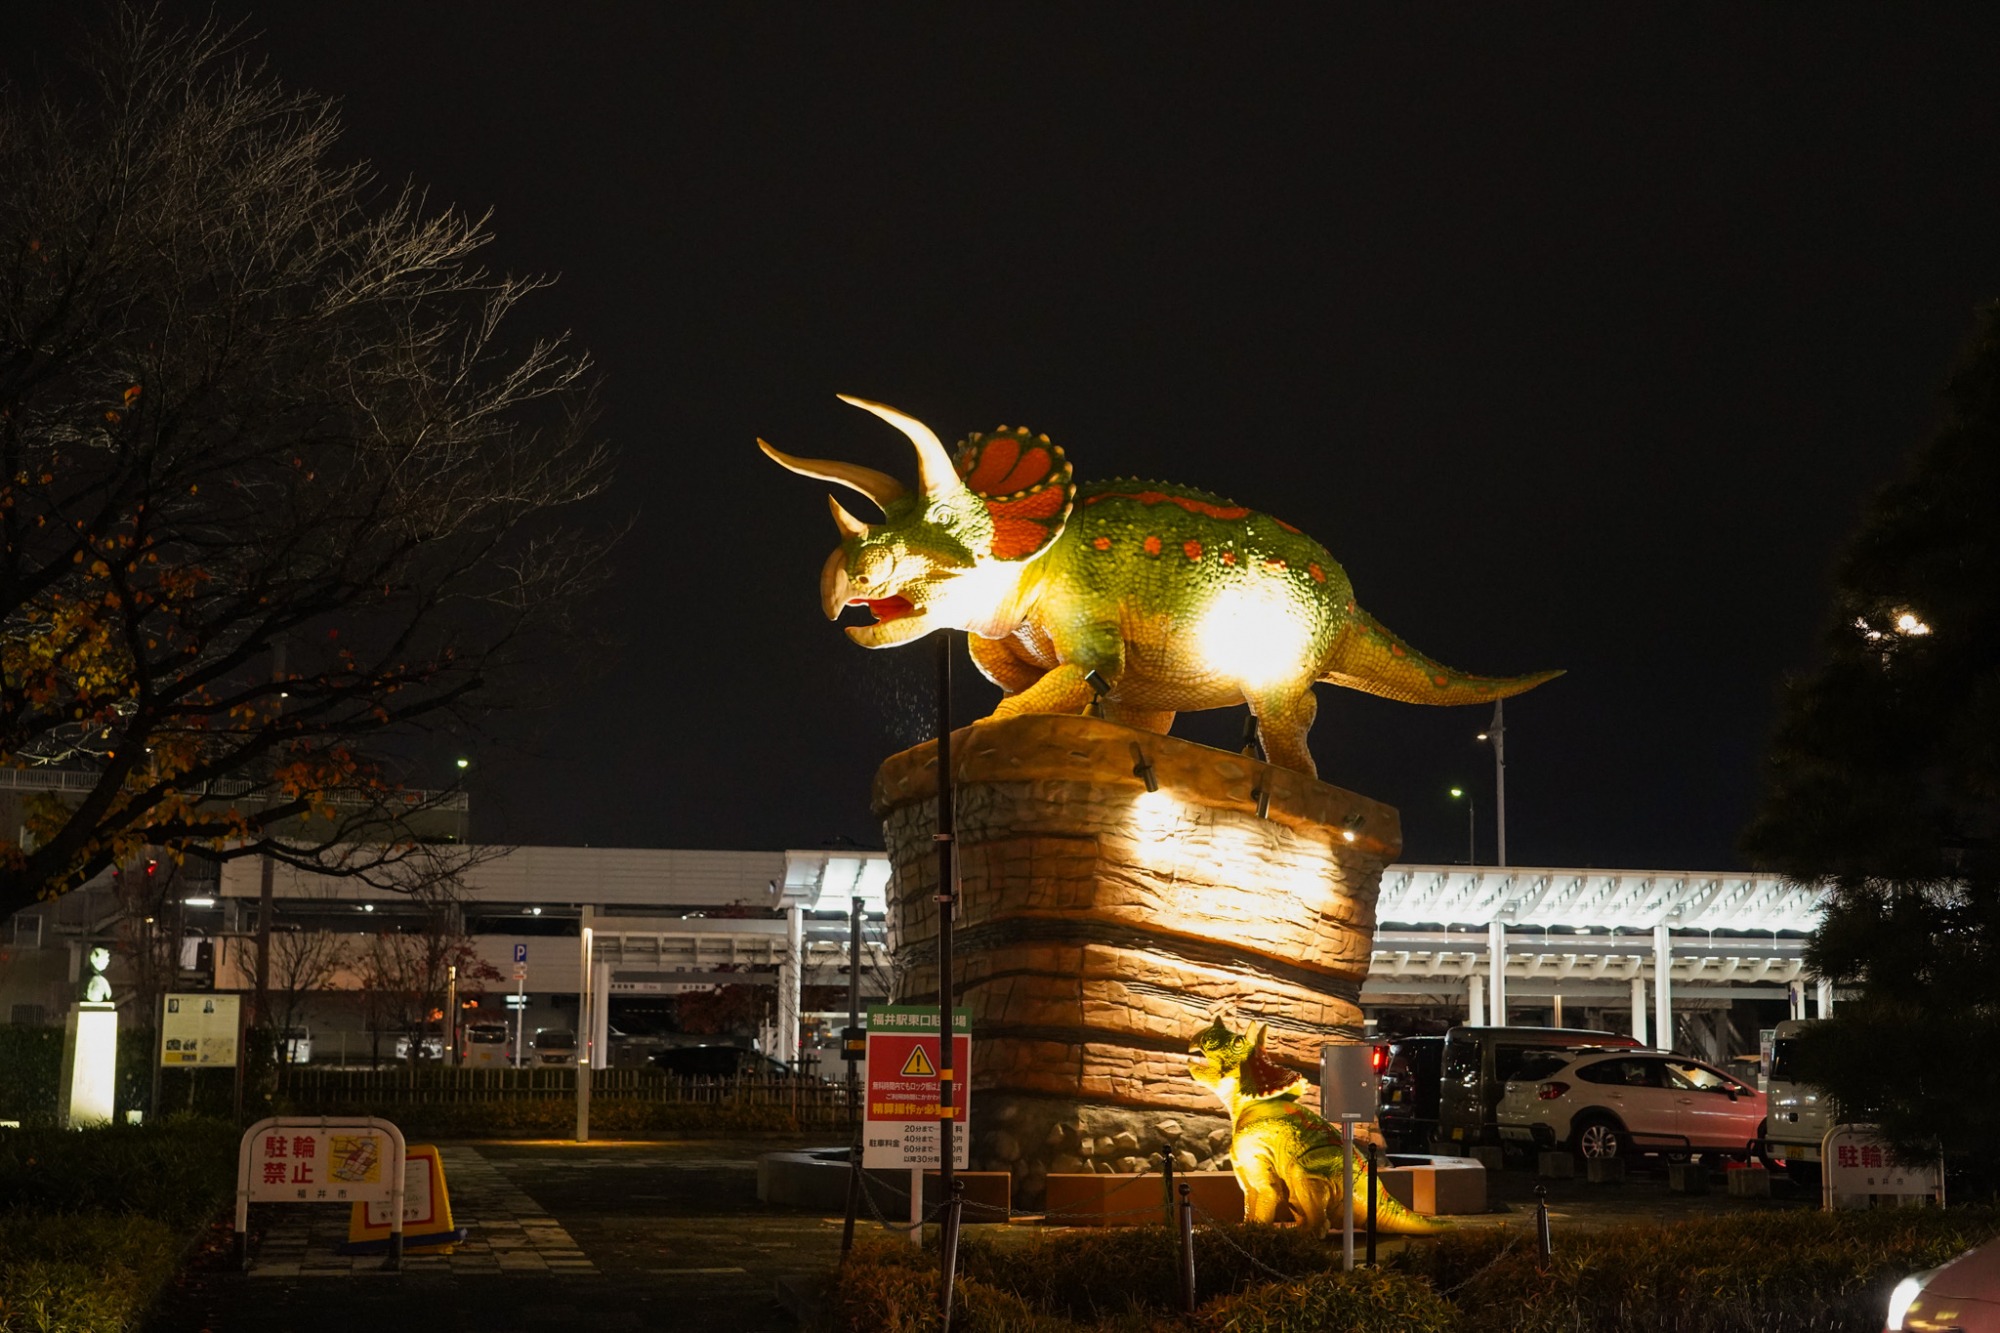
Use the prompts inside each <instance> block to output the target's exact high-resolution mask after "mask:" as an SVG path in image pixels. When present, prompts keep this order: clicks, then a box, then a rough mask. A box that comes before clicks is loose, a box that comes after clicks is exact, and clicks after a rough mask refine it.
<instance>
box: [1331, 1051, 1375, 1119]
mask: <svg viewBox="0 0 2000 1333" xmlns="http://www.w3.org/2000/svg"><path fill="white" fill-rule="evenodd" d="M1375 1051H1376V1047H1375V1046H1374V1045H1372V1044H1371V1043H1369V1042H1365V1041H1343V1042H1337V1043H1335V1044H1333V1045H1331V1046H1322V1047H1320V1048H1319V1108H1320V1111H1319V1113H1320V1114H1321V1115H1323V1116H1325V1117H1326V1118H1327V1119H1328V1120H1332V1121H1335V1122H1338V1121H1339V1120H1340V1118H1341V1117H1342V1116H1349V1115H1351V1116H1354V1117H1356V1118H1357V1119H1359V1120H1361V1121H1362V1122H1363V1123H1365V1124H1373V1123H1375V1120H1376V1117H1377V1116H1378V1114H1379V1111H1378V1110H1377V1106H1378V1103H1377V1101H1376V1097H1377V1092H1376V1082H1377V1072H1378V1071H1377V1069H1376V1055H1375Z"/></svg>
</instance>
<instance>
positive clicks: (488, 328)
mask: <svg viewBox="0 0 2000 1333" xmlns="http://www.w3.org/2000/svg"><path fill="white" fill-rule="evenodd" d="M337 133H338V125H337V122H336V119H335V115H334V110H333V105H332V103H331V102H329V101H328V100H326V99H324V98H320V97H317V96H311V95H306V94H301V93H294V92H291V91H288V90H286V89H284V88H283V87H281V86H280V85H279V84H278V83H277V82H276V81H275V80H274V79H272V78H271V77H269V76H268V75H266V74H265V73H264V72H263V71H262V70H261V69H258V68H256V67H253V66H250V65H248V64H246V63H244V61H243V58H242V55H241V52H240V50H239V49H238V46H237V43H236V41H235V38H234V37H233V35H232V34H231V33H229V32H227V31H224V30H220V29H218V28H216V27H215V26H213V25H212V24H211V25H210V26H205V27H201V28H198V29H194V30H174V29H172V28H170V27H169V26H167V25H166V24H164V23H163V22H162V20H161V19H160V18H159V17H158V16H157V15H155V14H151V13H144V12H135V11H132V10H130V9H126V10H121V11H120V12H119V14H118V15H117V18H116V20H115V22H114V24H113V25H112V28H111V30H110V31H109V33H108V34H106V35H105V36H103V37H102V38H100V39H99V40H97V41H96V43H95V44H94V45H93V46H91V47H90V48H89V49H88V50H87V51H86V53H85V55H84V56H83V58H82V60H81V62H80V64H79V66H78V67H77V69H76V70H75V71H74V73H73V75H72V76H70V78H69V82H67V83H63V82H61V81H60V77H59V78H58V79H56V80H55V81H53V82H52V84H51V86H49V87H47V88H46V89H44V90H43V91H42V92H41V93H40V94H39V95H28V94H23V93H15V94H12V95H9V96H8V97H6V99H5V100H4V101H0V181H4V182H5V188H4V189H0V668H4V672H3V673H0V763H8V764H14V765H59V766H62V767H64V768H65V769H67V770H69V771H72V772H77V771H80V772H84V773H87V774H90V775H92V776H93V777H94V779H95V781H94V785H92V786H91V787H90V788H89V789H88V790H87V791H83V792H81V793H78V792H69V793H66V794H65V795H64V796H62V797H61V798H58V797H56V796H53V795H50V796H46V797H37V798H33V799H32V800H31V801H30V802H29V803H28V806H27V809H26V811H25V816H26V817H25V821H24V822H25V824H26V827H27V834H26V836H25V837H24V838H21V839H20V840H18V841H16V840H14V839H13V838H12V837H11V835H12V833H13V830H12V829H11V828H10V829H8V830H6V834H7V835H9V836H5V837H0V915H4V914H5V913H8V912H11V911H13V910H15V909H17V908H19V907H21V906H22V905H24V904H26V903H28V902H30V901H32V900H33V899H34V898H35V897H36V896H38V895H41V894H47V893H51V892H61V891H63V890H66V889H68V888H71V887H74V886H76V885H78V884H80V883H82V882H83V881H84V880H85V879H87V878H88V877H89V876H91V875H92V874H94V873H95V872H97V871H98V870H100V869H102V868H104V867H105V866H108V865H111V864H115V863H116V862H118V861H120V860H122V859H124V858H126V857H129V856H131V855H134V854H136V853H137V852H138V851H139V850H140V849H142V848H144V847H147V846H159V847H166V848H170V849H176V850H188V849H192V850H195V851H199V852H202V853H204V854H210V855H219V856H231V855H245V854H251V853H257V852H269V853H271V854H273V855H275V856H277V857H278V858H280V859H282V860H285V861H288V862H292V863H294V864H302V865H313V866H320V865H325V866H326V867H327V868H331V869H336V870H338V871H340V872H342V873H351V874H364V875H373V874H375V872H376V871H378V870H379V869H380V868H381V867H382V866H383V865H384V864H385V863H388V862H393V861H394V860H395V859H396V858H398V857H399V856H401V855H403V854H405V852H406V851H407V849H408V848H409V847H410V846H411V845H412V844H413V841H414V838H413V835H412V827H413V820H415V819H419V818H420V817H421V816H422V814H423V813H424V810H425V808H426V804H427V801H428V800H429V799H430V798H428V797H426V796H424V795H422V794H421V793H420V792H419V791H418V790H417V788H419V787H421V786H422V785H423V784H421V783H419V782H416V781H415V780H414V774H415V771H416V770H415V769H414V767H413V765H414V764H415V763H416V759H415V756H417V755H419V754H420V753H421V751H422V745H423V741H424V737H425V735H426V733H427V732H429V731H431V730H434V729H436V728H439V727H444V726H450V727H462V726H470V725H474V724H476V721H477V719H478V717H479V716H480V715H481V713H482V711H483V710H484V709H486V708H489V707H491V706H493V705H494V704H496V703H498V702H500V701H503V700H506V699H509V698H512V697H514V695H513V693H512V691H513V690H515V689H516V688H518V687H519V686H521V685H522V684H523V682H526V681H530V680H532V679H533V678H534V677H535V676H536V675H538V674H539V675H541V676H543V677H546V676H547V674H548V673H547V672H546V670H545V669H544V670H542V671H539V672H537V671H535V670H532V669H530V668H535V667H545V666H546V664H543V663H538V662H536V661H535V658H536V656H537V655H538V654H542V653H545V652H550V651H553V650H555V649H556V648H558V647H559V646H561V645H562V644H564V643H565V642H567V641H570V640H571V639H572V638H573V637H574V636H573V635H572V634H571V633H569V632H568V630H569V628H570V621H569V618H570V616H571V613H572V611H573V609H574V608H576V607H577V605H578V603H579V601H580V600H581V599H582V598H583V595H584V594H585V593H587V592H588V591H590V590H591V589H592V588H593V587H594V586H595V585H596V584H597V582H598V580H599V577H600V573H601V570H602V559H601V557H602V553H603V550H604V546H605V541H606V539H605V538H604V537H603V536H602V535H599V534H594V533H591V532H588V531H585V530H583V529H581V528H579V527H577V526H576V525H575V524H574V523H572V522H570V521H566V520H565V519H564V518H563V514H564V512H565V511H566V510H567V509H568V508H569V507H571V506H573V505H575V504H576V503H577V502H579V501H581V500H584V499H586V498H587V497H589V496H591V495H592V494H594V493H595V492H597V491H598V490H599V488H600V487H601V486H602V484H603V482H604V479H605V475H606V461H605V456H604V454H603V452H602V451H601V448H600V447H599V445H598V444H597V443H596V442H595V440H594V437H593V435H592V432H591V430H590V422H591V418H592V410H591V399H590V392H589V386H588V383H587V380H588V374H589V370H588V365H587V362H586V359H585V358H584V357H582V356H580V355H576V354H573V353H571V352H569V351H568V350H566V348H565V346H564V343H563V341H562V340H561V339H556V340H554V341H547V340H542V341H529V342H526V343H511V344H510V342H509V341H508V340H507V337H506V334H505V330H506V329H507V328H508V327H509V324H508V320H509V316H510V315H511V314H512V313H513V311H514V308H515V307H516V305H517V304H519V303H520V302H521V301H522V300H523V299H525V298H526V297H528V296H529V295H530V294H531V293H533V292H534V291H535V290H536V289H537V288H539V287H541V286H542V285H544V280H542V279H539V278H533V277H515V276H506V275H500V274H494V273H490V272H488V271H486V270H485V269H483V268H481V267H479V266H478V264H477V262H476V259H475V256H476V253H477V252H478V251H479V250H480V248H481V247H482V246H483V245H485V244H486V242H487V240H488V239H489V238H488V234H487V232H486V228H485V220H484V218H482V217H476V216H468V215H466V214H464V213H460V212H457V211H455V210H451V209H443V210H439V209H433V208H431V207H429V205H428V203H427V201H426V199H425V197H424V195H423V193H422V191H421V190H419V189H417V188H416V187H414V186H404V187H402V188H385V187H383V186H381V185H380V184H379V183H378V182H377V180H376V179H375V177H374V176H373V175H372V173H371V171H370V170H369V168H368V167H366V166H365V165H360V164H343V163H340V162H337V161H336V160H335V159H334V156H333V154H334V150H335V144H336V137H337ZM357 845H366V846H368V847H370V848H372V849H373V850H370V851H367V852H362V853H357V852H355V851H354V850H353V849H354V848H355V847H356V846H357ZM338 849H347V850H345V851H344V852H339V853H338V854H339V856H340V857H341V858H344V859H339V860H337V861H335V860H332V858H334V857H335V854H336V852H337V850H338Z"/></svg>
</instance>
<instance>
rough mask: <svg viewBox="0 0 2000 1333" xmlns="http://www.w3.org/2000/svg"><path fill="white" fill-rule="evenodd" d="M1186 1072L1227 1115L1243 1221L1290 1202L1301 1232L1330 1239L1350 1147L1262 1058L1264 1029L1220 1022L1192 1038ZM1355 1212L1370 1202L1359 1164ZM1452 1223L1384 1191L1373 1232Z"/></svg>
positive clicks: (1289, 1076)
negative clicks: (1241, 1029)
mask: <svg viewBox="0 0 2000 1333" xmlns="http://www.w3.org/2000/svg"><path fill="white" fill-rule="evenodd" d="M1188 1073H1189V1074H1191V1075H1192V1076H1193V1077H1194V1081H1195V1082H1197V1083H1199V1084H1201V1085H1202V1086H1203V1087H1204V1088H1207V1089H1208V1090H1209V1091H1210V1092H1212V1093H1214V1094H1215V1095H1216V1096H1217V1097H1219V1098H1221V1099H1222V1104H1223V1105H1224V1106H1225V1107H1227V1108H1228V1109H1229V1122H1230V1140H1229V1162H1230V1165H1231V1166H1232V1167H1234V1168H1235V1171H1236V1183H1237V1184H1239V1185H1241V1186H1242V1187H1243V1220H1244V1221H1246V1222H1274V1221H1276V1220H1277V1217H1278V1208H1279V1205H1281V1204H1286V1203H1289V1204H1290V1205H1291V1206H1292V1212H1293V1213H1294V1214H1296V1215H1297V1217H1298V1222H1299V1225H1300V1226H1302V1227H1304V1228H1305V1229H1306V1231H1307V1232H1308V1233H1309V1234H1311V1235H1316V1236H1318V1235H1325V1234H1326V1232H1327V1229H1328V1218H1329V1216H1330V1215H1331V1213H1332V1211H1333V1207H1334V1205H1336V1204H1338V1203H1339V1202H1340V1192H1341V1189H1342V1186H1343V1185H1344V1183H1345V1179H1346V1170H1347V1168H1346V1166H1345V1163H1344V1160H1343V1159H1344V1158H1345V1155H1346V1154H1347V1152H1348V1151H1349V1148H1348V1146H1347V1145H1346V1144H1344V1143H1342V1142H1341V1137H1340V1131H1339V1130H1338V1129H1336V1128H1334V1126H1333V1125H1331V1124H1329V1123H1328V1122H1327V1121H1326V1120H1325V1119H1323V1118H1321V1117H1320V1116H1317V1115H1314V1114H1313V1113H1312V1112H1311V1111H1308V1110H1307V1109H1306V1108H1305V1107H1303V1106H1300V1105H1299V1104H1298V1101H1299V1095H1300V1094H1301V1093H1303V1092H1304V1091H1305V1090H1306V1086H1307V1085H1306V1081H1305V1079H1303V1078H1301V1077H1299V1076H1298V1075H1297V1074H1293V1073H1290V1072H1288V1071H1286V1070H1283V1069H1280V1068H1279V1067H1278V1066H1277V1065H1275V1064H1273V1063H1272V1062H1271V1061H1269V1060H1266V1059H1265V1058H1264V1025H1263V1024H1262V1023H1252V1024H1251V1025H1250V1028H1249V1031H1247V1032H1245V1033H1243V1034H1242V1035H1241V1036H1238V1035H1237V1034H1236V1033H1234V1032H1231V1031H1230V1030H1229V1029H1228V1028H1226V1027H1224V1026H1223V1024H1222V1019H1221V1018H1220V1017H1218V1018H1216V1019H1215V1021H1214V1022H1212V1023H1210V1024H1209V1025H1208V1026H1207V1027H1205V1028H1203V1029H1202V1030H1201V1031H1200V1032H1198V1033H1196V1034H1195V1039H1194V1044H1193V1045H1191V1046H1189V1047H1188ZM1353 1171H1354V1188H1355V1190H1356V1194H1355V1203H1356V1212H1357V1213H1360V1212H1361V1211H1362V1208H1363V1207H1364V1205H1363V1204H1362V1200H1363V1199H1365V1198H1366V1197H1367V1189H1368V1162H1367V1160H1366V1159H1365V1158H1360V1157H1357V1158H1356V1159H1355V1162H1354V1167H1353ZM1447 1225H1448V1224H1446V1223H1443V1222H1439V1221H1436V1220H1435V1219H1433V1218H1428V1217H1425V1216H1423V1215H1422V1214H1420V1213H1414V1212H1411V1211H1410V1210H1409V1209H1408V1208H1405V1207H1404V1206H1403V1205H1402V1204H1400V1203H1398V1202H1397V1201H1396V1200H1395V1199H1393V1198H1391V1197H1389V1194H1388V1192H1387V1191H1382V1190H1378V1191H1377V1192H1376V1199H1375V1229H1376V1230H1377V1231H1388V1232H1393V1233H1395V1234H1397V1235H1403V1236H1424V1235H1429V1234H1431V1233H1432V1232H1436V1231H1442V1230H1445V1229H1446V1227H1447Z"/></svg>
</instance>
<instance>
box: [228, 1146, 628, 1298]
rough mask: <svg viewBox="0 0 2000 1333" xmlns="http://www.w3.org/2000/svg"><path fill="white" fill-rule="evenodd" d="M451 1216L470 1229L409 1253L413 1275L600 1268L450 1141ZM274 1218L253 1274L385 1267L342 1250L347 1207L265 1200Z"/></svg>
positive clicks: (474, 1151)
mask: <svg viewBox="0 0 2000 1333" xmlns="http://www.w3.org/2000/svg"><path fill="white" fill-rule="evenodd" d="M438 1157H439V1159H440V1160H441V1161H442V1162H443V1163H444V1179H445V1191H446V1193H447V1195H449V1197H450V1199H451V1210H452V1221H453V1223H454V1224H455V1225H457V1226H461V1227H465V1228H466V1229H467V1230H468V1231H469V1233H470V1234H469V1235H468V1236H467V1238H466V1239H465V1240H464V1241H463V1242H461V1243H460V1244H458V1245H456V1246H454V1247H453V1250H452V1253H450V1254H409V1255H406V1256H405V1257H404V1259H403V1264H404V1267H405V1268H406V1269H408V1270H409V1271H410V1272H413V1273H423V1272H431V1271H443V1272H448V1273H465V1274H477V1273H486V1274H495V1273H567V1274H571V1275H576V1276H581V1275H586V1274H593V1273H595V1272H596V1271H597V1269H596V1267H595V1265H593V1264H592V1263H591V1262H590V1260H589V1259H588V1258H586V1257H585V1256H584V1253H583V1250H582V1249H581V1248H580V1247H579V1246H578V1245H577V1243H576V1241H575V1240H574V1239H572V1238H571V1236H570V1234H569V1232H568V1231H566V1230H565V1229H564V1228H563V1225H562V1223H560V1222H558V1221H556V1220H555V1219H554V1218H553V1217H550V1216H549V1215H548V1213H547V1212H546V1211H545V1210H544V1209H543V1208H542V1206H541V1205H540V1204H538V1203H536V1202H535V1201H534V1200H533V1199H532V1198H530V1197H529V1196H528V1195H527V1194H526V1193H524V1192H523V1191H522V1190H520V1189H519V1188H518V1187H516V1186H515V1185H514V1184H513V1183H511V1182H510V1181H509V1180H508V1179H507V1177H506V1176H505V1175H504V1174H503V1173H502V1172H501V1171H500V1170H499V1169H498V1168H496V1167H495V1166H494V1165H493V1164H492V1163H491V1162H489V1161H487V1160H486V1158H485V1156H484V1155H482V1154H481V1153H480V1151H479V1149H478V1148H476V1147H473V1146H472V1145H469V1144H449V1145H446V1146H444V1147H442V1148H441V1149H439V1152H438ZM266 1206H268V1207H269V1208H270V1211H271V1214H272V1216H271V1217H270V1218H269V1219H268V1222H267V1224H266V1229H265V1230H264V1231H263V1234H262V1237H261V1239H260V1240H259V1241H258V1244H257V1247H256V1251H255V1253H254V1254H252V1256H251V1262H250V1272H249V1276H250V1277H251V1278H280V1277H282V1278H296V1277H352V1276H362V1275H367V1274H370V1273H380V1272H381V1271H382V1258H381V1256H379V1255H344V1254H342V1253H340V1246H341V1245H342V1244H344V1243H345V1242H346V1240H347V1222H348V1211H347V1209H345V1208H338V1207H327V1206H319V1207H314V1206H310V1205H304V1204H274V1205H266Z"/></svg>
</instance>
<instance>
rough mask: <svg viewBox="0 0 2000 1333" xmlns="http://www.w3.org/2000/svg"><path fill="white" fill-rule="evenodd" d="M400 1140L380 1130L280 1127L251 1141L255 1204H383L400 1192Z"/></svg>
mask: <svg viewBox="0 0 2000 1333" xmlns="http://www.w3.org/2000/svg"><path fill="white" fill-rule="evenodd" d="M401 1151H402V1147H401V1145H400V1144H397V1143H394V1142H392V1141H391V1140H390V1136H389V1135H387V1134H385V1133H383V1132H382V1131H381V1130H379V1129H370V1128H364V1127H361V1126H347V1125H338V1126H336V1125H320V1124H309V1125H296V1124H295V1125H275V1126H270V1127H267V1128H264V1129H261V1130H259V1131H258V1132H257V1134H256V1136H255V1138H253V1139H252V1140H251V1143H250V1162H249V1167H250V1170H249V1179H248V1180H247V1181H245V1182H244V1183H245V1185H246V1186H247V1188H248V1190H249V1195H248V1197H249V1201H250V1202H251V1203H281V1202H291V1203H296V1202H298V1201H299V1200H301V1199H303V1200H305V1201H306V1202H308V1203H379V1204H384V1205H388V1204H389V1203H390V1201H391V1200H392V1199H393V1198H394V1196H395V1185H396V1181H395V1174H396V1173H395V1167H394V1163H395V1160H396V1157H397V1155H398V1154H399V1153H400V1152H401Z"/></svg>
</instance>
